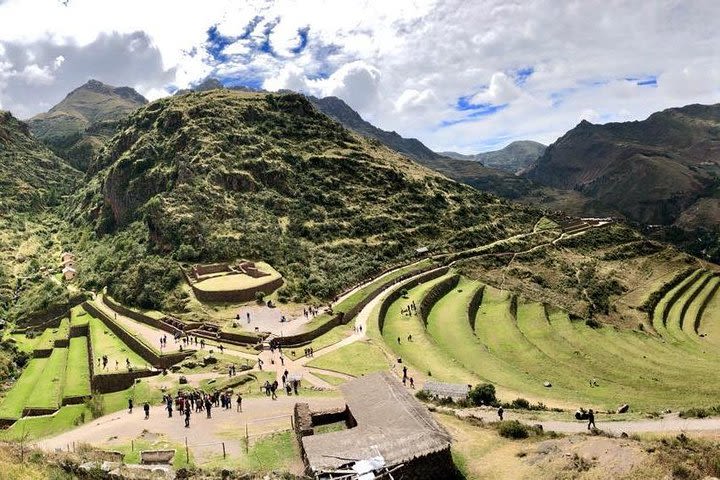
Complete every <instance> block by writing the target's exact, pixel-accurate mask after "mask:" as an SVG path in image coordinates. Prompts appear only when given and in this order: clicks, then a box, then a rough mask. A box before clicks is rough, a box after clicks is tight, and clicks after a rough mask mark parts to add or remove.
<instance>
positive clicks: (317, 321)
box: [305, 259, 432, 331]
mask: <svg viewBox="0 0 720 480" xmlns="http://www.w3.org/2000/svg"><path fill="white" fill-rule="evenodd" d="M430 265H432V260H430V259H425V260H422V261H420V262H418V263H413V264H411V265H407V266H404V267H401V268H398V269H397V270H396V271H394V272H392V273H388V274H387V275H385V276H384V277H382V278H379V279H376V280H374V281H372V282H370V283H368V284H367V285H365V286H364V287H362V288H360V289H358V290H357V291H355V292H353V293H352V295H350V296H348V297H347V298H345V299H344V300H343V301H342V302H340V303H338V304H337V305H335V306H334V308H333V310H334V311H335V312H347V311H348V310H350V309H351V308H353V307H355V306H356V305H357V304H358V303H360V302H361V301H362V300H364V299H365V298H366V297H367V296H368V295H369V294H370V293H371V292H372V291H373V290H375V289H376V288H378V287H379V286H380V285H383V284H385V283H387V282H389V281H391V280H394V279H396V278H399V277H401V276H403V275H405V274H406V273H409V272H414V271H420V270H422V269H424V268H427V267H429V266H430ZM329 319H330V315H328V314H327V313H323V314H320V315H318V316H317V317H315V318H313V319H312V320H311V321H310V322H308V323H307V325H306V326H305V330H306V331H310V330H313V329H314V328H316V327H318V326H319V325H322V324H323V323H325V322H327V321H328V320H329Z"/></svg>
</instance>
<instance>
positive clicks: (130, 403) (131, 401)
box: [128, 398, 133, 413]
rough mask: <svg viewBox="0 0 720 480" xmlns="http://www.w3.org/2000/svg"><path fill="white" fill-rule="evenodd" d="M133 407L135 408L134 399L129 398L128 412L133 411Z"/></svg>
mask: <svg viewBox="0 0 720 480" xmlns="http://www.w3.org/2000/svg"><path fill="white" fill-rule="evenodd" d="M132 409H133V399H132V398H128V413H132Z"/></svg>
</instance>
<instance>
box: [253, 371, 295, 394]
mask: <svg viewBox="0 0 720 480" xmlns="http://www.w3.org/2000/svg"><path fill="white" fill-rule="evenodd" d="M289 377H290V373H289V372H288V371H287V370H285V372H283V374H282V377H280V379H281V380H282V384H283V388H284V389H285V392H286V393H287V395H288V396H290V395H292V394H293V392H294V393H295V395H300V393H299V388H300V380H298V379H297V378H293V379H292V380H291V379H290V378H289ZM279 388H280V384H279V383H278V381H277V380H275V381H274V382H270V380H266V381H265V385H263V386H262V389H263V390H264V391H265V395H267V396H268V397H271V398H272V399H273V400H277V391H278V389H279Z"/></svg>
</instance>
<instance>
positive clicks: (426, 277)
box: [378, 267, 450, 332]
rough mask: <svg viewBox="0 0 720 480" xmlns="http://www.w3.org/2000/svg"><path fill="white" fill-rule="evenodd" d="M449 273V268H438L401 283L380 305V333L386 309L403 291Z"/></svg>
mask: <svg viewBox="0 0 720 480" xmlns="http://www.w3.org/2000/svg"><path fill="white" fill-rule="evenodd" d="M449 271H450V268H449V267H440V268H436V269H435V270H430V271H428V272H425V273H424V274H422V275H420V276H418V277H416V278H414V279H412V280H409V281H407V282H405V283H403V284H402V285H400V286H399V287H398V288H396V289H395V290H393V291H392V292H390V293H389V294H388V296H387V297H385V298H384V299H383V301H382V302H381V303H380V312H379V313H380V314H379V318H378V321H379V328H380V331H381V332H382V330H383V327H384V326H385V316H386V315H387V311H388V308H390V305H392V304H393V302H395V301H396V300H397V299H399V298H400V297H402V291H403V290H409V289H411V288H414V287H417V286H418V285H421V284H423V283H425V282H429V281H431V280H434V279H436V278H440V277H442V276H443V275H445V274H446V273H447V272H449Z"/></svg>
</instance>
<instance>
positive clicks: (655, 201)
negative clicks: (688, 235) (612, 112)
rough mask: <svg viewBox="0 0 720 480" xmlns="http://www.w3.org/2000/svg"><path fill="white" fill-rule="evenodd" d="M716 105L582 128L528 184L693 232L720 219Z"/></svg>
mask: <svg viewBox="0 0 720 480" xmlns="http://www.w3.org/2000/svg"><path fill="white" fill-rule="evenodd" d="M719 173H720V105H688V106H686V107H682V108H671V109H668V110H664V111H662V112H658V113H654V114H653V115H651V116H650V117H649V118H648V119H646V120H643V121H639V122H625V123H609V124H606V125H593V124H591V123H589V122H587V121H583V122H581V123H580V124H579V125H578V126H577V127H575V128H574V129H572V130H570V131H569V132H568V133H566V134H565V135H564V136H562V137H561V138H560V139H559V140H558V141H557V142H555V143H554V144H552V145H550V146H549V147H548V148H547V150H545V153H544V154H543V156H542V157H540V158H539V159H538V161H537V163H536V164H535V165H534V166H533V167H532V168H530V169H529V170H528V171H527V173H526V174H525V176H526V178H529V179H530V180H533V181H535V182H538V183H540V184H543V185H548V186H551V187H555V188H560V189H568V190H576V191H579V192H580V193H582V194H583V195H584V196H586V197H587V198H590V199H593V200H595V201H597V202H600V203H602V204H604V205H606V206H608V207H610V208H612V209H615V210H617V211H619V212H621V213H622V214H624V215H625V216H627V218H629V219H631V220H635V221H638V222H642V223H649V224H666V225H667V224H672V223H674V222H677V221H678V220H681V223H682V225H683V226H684V227H689V228H692V227H697V226H700V225H701V224H702V222H704V221H705V220H707V219H717V218H720V212H719V210H718V209H719V208H720V204H718V202H717V201H715V200H714V198H716V197H717V193H718V180H717V179H718V174H719Z"/></svg>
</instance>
